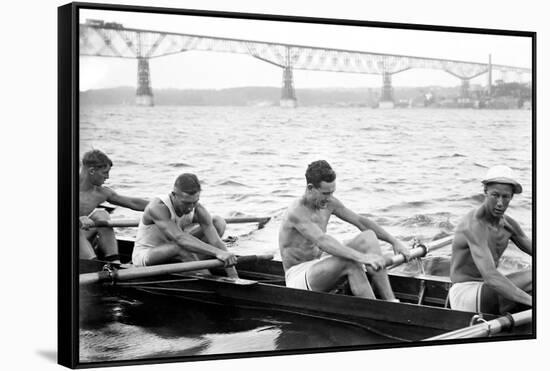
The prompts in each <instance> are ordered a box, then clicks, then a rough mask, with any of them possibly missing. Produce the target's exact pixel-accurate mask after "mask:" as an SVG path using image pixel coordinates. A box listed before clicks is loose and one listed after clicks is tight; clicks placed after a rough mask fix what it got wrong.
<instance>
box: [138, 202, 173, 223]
mask: <svg viewBox="0 0 550 371" xmlns="http://www.w3.org/2000/svg"><path fill="white" fill-rule="evenodd" d="M144 216H148V217H150V218H152V219H161V220H162V219H170V210H169V209H168V206H166V205H165V204H164V202H162V201H161V200H160V199H159V198H154V199H152V200H151V202H149V204H148V205H147V207H146V208H145V211H144Z"/></svg>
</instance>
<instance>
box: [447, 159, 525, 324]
mask: <svg viewBox="0 0 550 371" xmlns="http://www.w3.org/2000/svg"><path fill="white" fill-rule="evenodd" d="M482 183H483V189H484V194H485V200H484V202H483V204H482V205H481V206H480V207H479V208H477V209H474V210H472V211H470V212H469V213H468V214H467V215H466V216H465V217H464V218H463V219H462V221H461V222H460V224H459V225H458V226H457V228H456V232H455V238H454V241H453V246H452V256H451V281H452V282H453V286H452V287H451V289H450V290H449V300H450V305H451V308H452V309H457V310H464V311H469V312H478V313H479V312H481V313H492V314H505V313H507V312H514V311H518V310H521V309H526V307H527V308H528V307H531V306H532V298H531V290H532V287H531V285H532V271H531V268H528V269H524V270H521V271H518V272H513V273H511V274H508V275H504V274H502V273H501V272H499V271H498V269H497V268H498V263H499V260H500V257H501V256H502V254H503V253H504V251H505V250H506V248H507V247H508V243H509V241H512V242H513V243H514V244H515V245H516V246H517V247H518V248H519V249H520V250H521V251H523V252H524V253H526V254H529V255H531V254H532V244H531V240H530V239H529V238H528V237H527V236H526V235H525V233H524V232H523V230H522V229H521V227H520V226H519V224H518V223H517V222H516V221H515V220H514V219H512V218H511V217H510V216H508V215H505V212H506V209H507V208H508V205H509V204H510V201H511V200H512V198H513V196H514V194H519V193H521V192H522V190H523V189H522V187H521V184H520V183H519V182H518V181H517V180H516V177H515V175H514V172H513V171H512V169H510V168H509V167H507V166H494V167H492V168H490V169H489V171H488V172H487V176H486V177H485V179H484V180H483V181H482Z"/></svg>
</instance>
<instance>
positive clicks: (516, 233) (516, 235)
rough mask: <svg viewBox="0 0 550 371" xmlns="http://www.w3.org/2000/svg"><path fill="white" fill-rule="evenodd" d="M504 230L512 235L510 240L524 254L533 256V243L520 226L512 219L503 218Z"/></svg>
mask: <svg viewBox="0 0 550 371" xmlns="http://www.w3.org/2000/svg"><path fill="white" fill-rule="evenodd" d="M504 221H505V223H506V224H505V228H506V229H507V230H508V231H510V233H512V236H511V237H510V239H511V240H512V242H513V243H514V244H515V245H516V246H517V247H518V248H519V249H520V250H521V251H523V252H524V253H526V254H529V255H531V256H533V243H532V241H531V239H530V238H529V237H527V235H526V234H525V232H523V229H521V226H520V225H519V223H518V222H516V221H515V220H514V219H512V218H510V217H509V216H505V218H504Z"/></svg>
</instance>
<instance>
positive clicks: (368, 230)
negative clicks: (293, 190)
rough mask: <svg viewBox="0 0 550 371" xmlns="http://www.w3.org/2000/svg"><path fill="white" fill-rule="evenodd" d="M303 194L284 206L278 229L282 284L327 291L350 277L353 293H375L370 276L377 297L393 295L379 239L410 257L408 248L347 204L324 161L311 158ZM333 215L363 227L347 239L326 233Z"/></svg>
mask: <svg viewBox="0 0 550 371" xmlns="http://www.w3.org/2000/svg"><path fill="white" fill-rule="evenodd" d="M306 184H307V185H306V189H305V193H304V194H303V196H301V197H300V198H299V199H297V200H296V201H294V202H293V203H292V205H291V206H290V207H289V208H288V210H287V212H286V214H285V216H284V217H283V220H282V222H281V226H280V229H279V249H280V251H281V258H282V261H283V267H284V269H285V278H286V285H287V286H288V287H293V288H299V289H304V290H312V291H330V290H332V289H334V288H335V287H336V286H337V285H338V284H339V283H341V282H342V281H344V280H345V279H347V280H348V282H349V285H350V289H351V291H352V293H353V295H356V296H361V297H365V298H371V299H372V298H375V294H374V291H373V288H372V287H371V284H370V282H369V279H368V278H367V275H366V274H365V269H364V267H365V266H366V269H367V272H368V276H369V277H370V281H371V282H372V283H373V285H374V286H375V288H376V289H377V292H378V294H379V296H380V298H381V299H384V300H389V301H397V299H396V298H395V296H394V294H393V291H392V289H391V286H390V282H389V280H388V274H387V272H386V270H385V269H384V262H385V260H384V258H383V257H382V252H381V250H380V246H379V239H381V240H383V241H386V242H388V243H390V244H391V245H392V247H393V249H394V252H395V253H401V254H403V255H404V256H405V258H407V259H408V258H409V257H410V253H409V251H408V249H407V248H406V247H405V246H404V245H403V244H402V243H401V242H399V241H398V240H396V239H395V238H394V237H393V236H392V235H390V234H389V233H388V232H386V231H385V230H384V229H383V228H382V227H380V226H379V225H377V224H376V223H375V222H374V221H372V220H370V219H368V218H367V217H364V216H360V215H358V214H356V213H355V212H353V211H351V210H350V209H348V208H347V207H345V206H344V205H343V204H342V202H340V201H339V200H338V199H336V198H335V197H334V196H333V194H334V192H335V190H336V173H335V172H334V171H333V170H332V168H331V167H330V165H329V164H328V163H327V162H326V161H324V160H320V161H315V162H313V163H311V164H309V166H308V168H307V171H306ZM331 215H335V216H337V217H338V218H340V219H342V220H343V221H345V222H348V223H350V224H353V225H354V226H356V227H357V228H358V229H359V230H360V231H361V233H359V234H358V235H357V236H355V237H354V238H353V239H352V240H350V241H347V242H344V243H342V242H339V241H338V240H337V239H335V238H334V237H332V236H330V235H328V234H327V233H326V231H327V225H328V222H329V219H330V217H331Z"/></svg>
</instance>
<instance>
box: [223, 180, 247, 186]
mask: <svg viewBox="0 0 550 371" xmlns="http://www.w3.org/2000/svg"><path fill="white" fill-rule="evenodd" d="M216 185H217V186H231V187H248V186H247V185H246V184H243V183H239V182H236V181H234V180H224V181H221V182H218V183H216Z"/></svg>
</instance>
